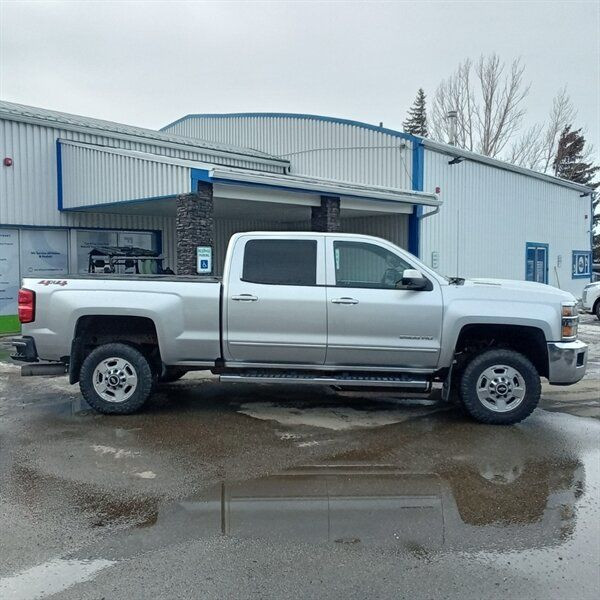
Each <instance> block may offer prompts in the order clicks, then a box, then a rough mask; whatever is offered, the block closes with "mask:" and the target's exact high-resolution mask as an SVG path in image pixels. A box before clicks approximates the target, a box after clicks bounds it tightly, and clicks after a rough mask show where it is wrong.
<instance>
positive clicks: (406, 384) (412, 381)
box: [220, 371, 429, 391]
mask: <svg viewBox="0 0 600 600" xmlns="http://www.w3.org/2000/svg"><path fill="white" fill-rule="evenodd" d="M220 380H221V381H222V382H223V383H294V384H299V383H304V384H310V385H338V386H348V387H355V386H361V387H393V388H410V389H412V390H423V391H428V390H429V380H428V379H426V378H425V376H419V375H402V374H398V375H379V374H378V375H356V374H351V373H348V374H346V373H344V374H335V375H325V374H323V375H315V374H314V373H303V372H299V373H295V372H289V373H281V372H271V371H245V372H243V373H235V374H224V375H221V376H220Z"/></svg>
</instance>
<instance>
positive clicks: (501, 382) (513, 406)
mask: <svg viewBox="0 0 600 600" xmlns="http://www.w3.org/2000/svg"><path fill="white" fill-rule="evenodd" d="M541 389H542V388H541V383H540V377H539V374H538V372H537V370H536V368H535V367H534V366H533V364H532V363H531V361H530V360H529V359H528V358H527V357H526V356H523V354H520V353H519V352H515V351H514V350H508V349H497V350H487V351H485V352H483V353H482V354H479V355H477V356H475V357H474V358H473V359H472V360H471V361H470V362H469V363H468V364H467V366H466V368H465V370H464V373H463V375H462V379H461V382H460V392H461V398H462V402H463V405H464V407H465V409H466V410H467V412H468V413H469V414H470V415H471V416H472V417H473V418H474V419H475V420H477V421H480V422H481V423H489V424H493V425H512V424H513V423H518V422H519V421H522V420H523V419H524V418H525V417H527V416H529V415H530V414H531V413H532V412H533V410H534V409H535V407H536V406H537V404H538V402H539V400H540V395H541Z"/></svg>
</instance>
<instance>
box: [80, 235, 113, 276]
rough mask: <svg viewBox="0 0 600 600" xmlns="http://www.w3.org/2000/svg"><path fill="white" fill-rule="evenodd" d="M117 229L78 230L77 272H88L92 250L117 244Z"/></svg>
mask: <svg viewBox="0 0 600 600" xmlns="http://www.w3.org/2000/svg"><path fill="white" fill-rule="evenodd" d="M117 244H118V237H117V232H116V231H106V230H102V229H89V230H84V231H78V232H77V272H78V273H87V272H88V269H89V263H90V250H93V249H94V248H98V247H103V246H116V245H117Z"/></svg>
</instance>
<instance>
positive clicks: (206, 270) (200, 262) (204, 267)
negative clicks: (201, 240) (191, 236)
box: [196, 246, 212, 275]
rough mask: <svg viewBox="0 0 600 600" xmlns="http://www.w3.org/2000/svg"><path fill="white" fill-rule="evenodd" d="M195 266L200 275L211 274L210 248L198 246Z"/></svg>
mask: <svg viewBox="0 0 600 600" xmlns="http://www.w3.org/2000/svg"><path fill="white" fill-rule="evenodd" d="M196 257H197V265H196V271H197V272H198V273H200V274H202V275H209V274H211V273H212V248H211V247H210V246H198V247H197V248H196Z"/></svg>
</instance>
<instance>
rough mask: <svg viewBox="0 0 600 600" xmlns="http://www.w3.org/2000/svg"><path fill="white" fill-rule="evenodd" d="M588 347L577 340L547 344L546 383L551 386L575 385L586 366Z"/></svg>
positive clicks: (583, 373)
mask: <svg viewBox="0 0 600 600" xmlns="http://www.w3.org/2000/svg"><path fill="white" fill-rule="evenodd" d="M587 355H588V346H587V344H584V343H583V342H580V341H579V340H576V341H574V342H549V343H548V381H549V382H550V383H552V384H553V385H570V384H572V383H577V382H578V381H579V380H580V379H581V378H582V377H583V376H584V375H585V368H586V366H587Z"/></svg>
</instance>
